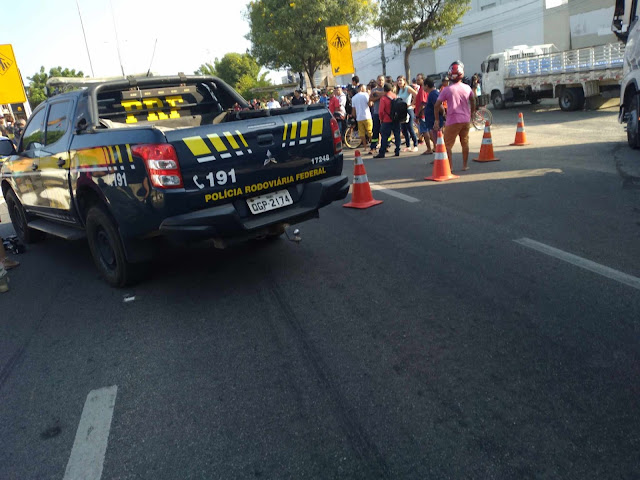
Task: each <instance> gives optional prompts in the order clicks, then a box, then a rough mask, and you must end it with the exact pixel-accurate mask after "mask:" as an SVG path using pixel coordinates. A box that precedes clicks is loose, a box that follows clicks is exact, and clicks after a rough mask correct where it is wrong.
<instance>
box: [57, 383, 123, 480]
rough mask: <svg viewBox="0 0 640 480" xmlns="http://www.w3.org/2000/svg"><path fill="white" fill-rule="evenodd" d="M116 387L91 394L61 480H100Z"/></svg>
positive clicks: (83, 410)
mask: <svg viewBox="0 0 640 480" xmlns="http://www.w3.org/2000/svg"><path fill="white" fill-rule="evenodd" d="M117 394H118V387H117V386H116V385H113V386H111V387H105V388H100V389H98V390H92V391H90V392H89V395H87V400H86V402H85V404H84V408H83V409H82V416H81V417H80V423H79V424H78V430H77V431H76V439H75V441H74V442H73V448H72V449H71V456H70V457H69V462H68V463H67V469H66V471H65V474H64V479H63V480H100V477H102V468H103V467H104V456H105V454H106V453H107V443H108V440H109V430H110V429H111V419H112V418H113V410H114V408H115V405H116V395H117Z"/></svg>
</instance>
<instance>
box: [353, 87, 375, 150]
mask: <svg viewBox="0 0 640 480" xmlns="http://www.w3.org/2000/svg"><path fill="white" fill-rule="evenodd" d="M351 109H352V114H353V115H354V116H355V117H356V121H357V122H358V135H359V136H360V145H359V146H361V147H364V146H366V145H368V144H369V142H371V137H372V136H373V120H372V119H371V110H370V109H369V94H368V93H367V87H366V85H360V86H359V87H358V93H356V94H355V95H354V96H353V98H352V99H351Z"/></svg>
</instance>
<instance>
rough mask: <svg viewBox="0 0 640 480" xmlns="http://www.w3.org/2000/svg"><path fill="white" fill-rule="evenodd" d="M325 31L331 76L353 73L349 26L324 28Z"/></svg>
mask: <svg viewBox="0 0 640 480" xmlns="http://www.w3.org/2000/svg"><path fill="white" fill-rule="evenodd" d="M325 30H326V31H327V46H328V47H329V58H330V59H331V72H332V73H333V76H334V77H335V76H338V75H346V74H348V73H354V72H355V69H354V68H353V55H352V54H351V38H350V37H349V25H338V26H336V27H325Z"/></svg>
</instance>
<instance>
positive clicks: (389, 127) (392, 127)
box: [378, 122, 400, 156]
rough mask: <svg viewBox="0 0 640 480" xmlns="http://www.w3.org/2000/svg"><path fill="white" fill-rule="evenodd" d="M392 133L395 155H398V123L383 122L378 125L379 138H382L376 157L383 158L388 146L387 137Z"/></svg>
mask: <svg viewBox="0 0 640 480" xmlns="http://www.w3.org/2000/svg"><path fill="white" fill-rule="evenodd" d="M391 132H393V136H394V139H393V140H394V142H395V144H396V153H400V123H394V122H384V123H382V124H381V125H380V136H381V137H382V145H380V150H379V153H378V155H382V156H384V154H385V152H386V151H387V145H388V144H389V137H390V136H391Z"/></svg>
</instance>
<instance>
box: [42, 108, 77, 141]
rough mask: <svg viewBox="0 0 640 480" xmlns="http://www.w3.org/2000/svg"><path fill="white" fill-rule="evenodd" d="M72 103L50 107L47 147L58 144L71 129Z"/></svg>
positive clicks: (46, 134)
mask: <svg viewBox="0 0 640 480" xmlns="http://www.w3.org/2000/svg"><path fill="white" fill-rule="evenodd" d="M70 103H71V102H57V103H54V104H52V105H51V106H50V107H49V116H48V117H47V130H46V133H45V142H44V143H45V145H51V144H52V143H56V142H57V141H58V140H60V139H61V138H62V137H64V135H65V133H66V132H67V130H68V129H69V106H70Z"/></svg>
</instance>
